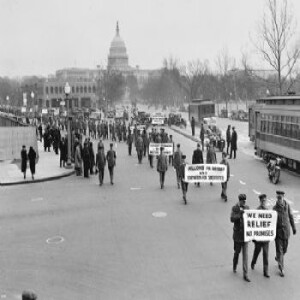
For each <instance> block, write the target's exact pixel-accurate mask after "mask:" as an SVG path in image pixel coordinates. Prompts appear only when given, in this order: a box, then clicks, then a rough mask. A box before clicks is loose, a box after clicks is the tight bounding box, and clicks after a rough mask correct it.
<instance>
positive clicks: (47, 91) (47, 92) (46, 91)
mask: <svg viewBox="0 0 300 300" xmlns="http://www.w3.org/2000/svg"><path fill="white" fill-rule="evenodd" d="M45 93H46V94H49V88H48V87H47V86H46V89H45Z"/></svg>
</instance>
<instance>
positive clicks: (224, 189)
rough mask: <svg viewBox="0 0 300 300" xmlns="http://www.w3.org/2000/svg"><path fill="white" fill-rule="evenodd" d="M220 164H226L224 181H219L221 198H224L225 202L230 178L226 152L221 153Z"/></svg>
mask: <svg viewBox="0 0 300 300" xmlns="http://www.w3.org/2000/svg"><path fill="white" fill-rule="evenodd" d="M220 164H221V165H225V166H227V178H226V180H225V181H224V182H221V186H222V192H221V198H222V199H224V201H225V202H227V184H228V181H229V179H230V166H229V162H228V160H227V153H226V152H223V153H222V160H221V162H220Z"/></svg>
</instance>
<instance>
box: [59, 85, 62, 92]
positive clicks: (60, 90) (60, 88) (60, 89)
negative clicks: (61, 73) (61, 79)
mask: <svg viewBox="0 0 300 300" xmlns="http://www.w3.org/2000/svg"><path fill="white" fill-rule="evenodd" d="M62 92H63V89H62V87H61V86H60V87H59V93H60V94H62Z"/></svg>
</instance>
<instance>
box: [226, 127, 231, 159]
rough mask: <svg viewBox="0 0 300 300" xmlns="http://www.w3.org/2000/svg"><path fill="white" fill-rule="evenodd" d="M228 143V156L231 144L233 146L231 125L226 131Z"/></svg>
mask: <svg viewBox="0 0 300 300" xmlns="http://www.w3.org/2000/svg"><path fill="white" fill-rule="evenodd" d="M226 143H227V150H226V153H227V155H228V151H229V149H230V144H231V125H228V127H227V130H226Z"/></svg>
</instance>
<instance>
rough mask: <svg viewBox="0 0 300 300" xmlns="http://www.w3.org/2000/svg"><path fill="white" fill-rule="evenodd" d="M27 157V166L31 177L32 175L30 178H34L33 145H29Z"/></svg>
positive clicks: (34, 154) (34, 155) (34, 158)
mask: <svg viewBox="0 0 300 300" xmlns="http://www.w3.org/2000/svg"><path fill="white" fill-rule="evenodd" d="M28 159H29V168H30V172H31V177H32V180H34V174H35V163H36V152H35V151H34V149H33V147H31V146H30V148H29V151H28Z"/></svg>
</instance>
